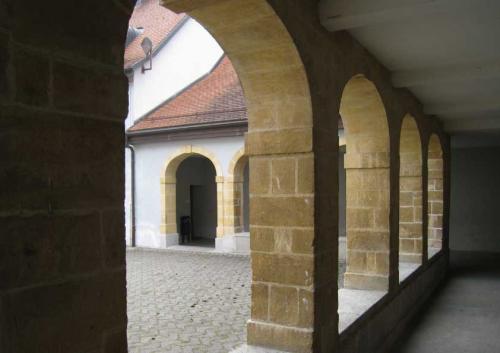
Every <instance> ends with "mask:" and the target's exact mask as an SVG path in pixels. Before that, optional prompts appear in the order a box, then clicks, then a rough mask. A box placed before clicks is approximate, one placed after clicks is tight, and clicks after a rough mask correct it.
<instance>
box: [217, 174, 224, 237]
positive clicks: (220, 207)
mask: <svg viewBox="0 0 500 353" xmlns="http://www.w3.org/2000/svg"><path fill="white" fill-rule="evenodd" d="M215 182H216V183H217V238H219V237H222V236H224V234H225V233H224V222H225V218H224V214H225V212H224V177H223V176H216V177H215Z"/></svg>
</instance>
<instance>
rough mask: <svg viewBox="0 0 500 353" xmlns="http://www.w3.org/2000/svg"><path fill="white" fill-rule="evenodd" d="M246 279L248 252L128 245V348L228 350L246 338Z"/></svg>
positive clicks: (148, 352) (181, 352)
mask: <svg viewBox="0 0 500 353" xmlns="http://www.w3.org/2000/svg"><path fill="white" fill-rule="evenodd" d="M342 265H343V264H342ZM339 270H340V271H339V272H340V273H341V274H342V273H343V271H345V267H344V266H342V267H341V268H340V269H339ZM341 281H342V280H341V278H340V280H339V282H340V283H341ZM250 282H251V271H250V257H248V256H235V255H222V254H210V253H198V252H196V253H195V252H187V251H169V250H160V251H154V250H142V249H127V301H128V345H129V352H130V353H160V352H161V353H185V352H186V353H187V352H189V353H227V352H229V351H230V350H231V349H233V348H235V347H238V346H239V345H241V344H243V343H245V341H246V322H247V320H248V319H249V318H250Z"/></svg>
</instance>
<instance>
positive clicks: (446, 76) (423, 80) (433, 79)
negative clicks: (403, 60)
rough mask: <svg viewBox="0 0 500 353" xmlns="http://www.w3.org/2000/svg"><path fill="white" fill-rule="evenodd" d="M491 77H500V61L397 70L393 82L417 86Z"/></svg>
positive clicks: (398, 85) (396, 85)
mask: <svg viewBox="0 0 500 353" xmlns="http://www.w3.org/2000/svg"><path fill="white" fill-rule="evenodd" d="M491 78H500V61H498V62H490V63H477V64H474V65H468V66H461V67H459V66H456V67H446V68H431V69H427V70H415V71H399V72H398V71H396V72H394V73H393V74H392V83H393V85H394V86H395V87H415V86H428V85H435V84H441V83H450V82H464V81H474V80H481V79H491Z"/></svg>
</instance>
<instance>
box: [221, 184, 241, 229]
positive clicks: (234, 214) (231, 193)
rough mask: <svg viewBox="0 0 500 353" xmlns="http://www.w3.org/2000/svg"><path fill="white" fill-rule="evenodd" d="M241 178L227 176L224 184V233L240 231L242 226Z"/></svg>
mask: <svg viewBox="0 0 500 353" xmlns="http://www.w3.org/2000/svg"><path fill="white" fill-rule="evenodd" d="M242 200H243V180H242V179H241V178H240V177H234V176H228V177H226V180H225V184H224V229H225V233H224V234H225V235H231V234H236V233H241V232H242V231H243V226H242V210H243V208H242V206H243V205H242Z"/></svg>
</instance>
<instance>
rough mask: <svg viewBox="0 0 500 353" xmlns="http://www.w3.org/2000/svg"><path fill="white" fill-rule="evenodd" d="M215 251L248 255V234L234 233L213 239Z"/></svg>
mask: <svg viewBox="0 0 500 353" xmlns="http://www.w3.org/2000/svg"><path fill="white" fill-rule="evenodd" d="M215 250H216V251H220V252H234V253H243V254H249V253H250V233H236V234H233V235H225V236H223V237H218V238H216V239H215Z"/></svg>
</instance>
